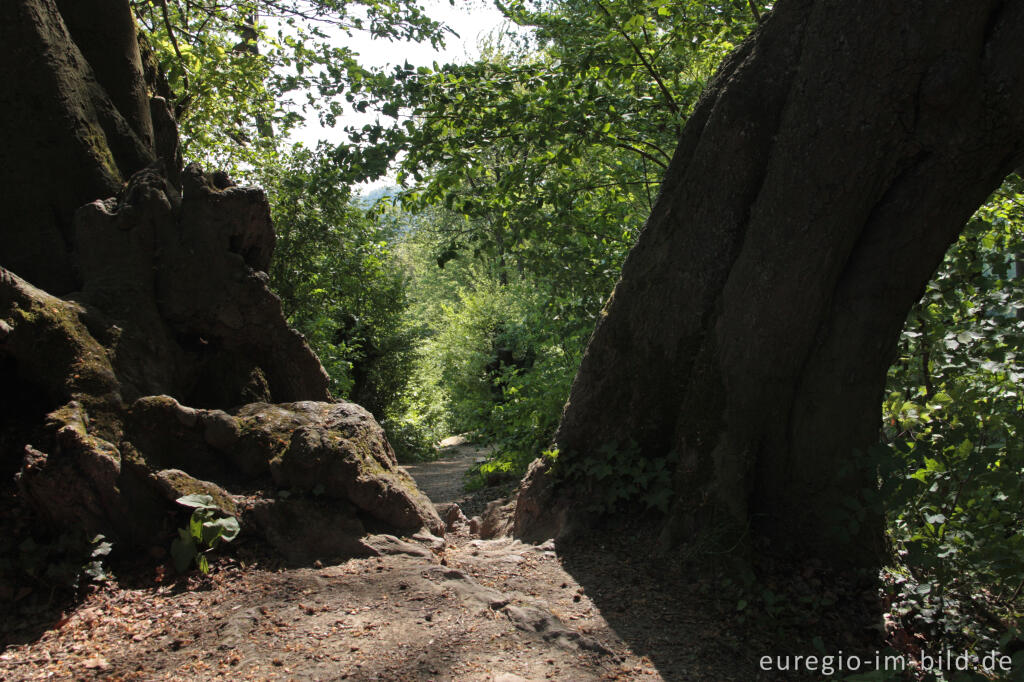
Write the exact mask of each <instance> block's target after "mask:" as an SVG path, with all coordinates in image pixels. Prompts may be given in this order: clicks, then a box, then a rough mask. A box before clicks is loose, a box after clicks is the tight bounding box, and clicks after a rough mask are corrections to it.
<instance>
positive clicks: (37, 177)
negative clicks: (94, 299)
mask: <svg viewBox="0 0 1024 682" xmlns="http://www.w3.org/2000/svg"><path fill="white" fill-rule="evenodd" d="M0 45H2V46H3V50H4V55H3V59H0V80H2V81H3V83H4V87H3V88H2V90H0V111H2V112H3V118H4V129H5V130H7V131H13V133H12V134H9V135H7V136H6V137H5V139H4V144H3V146H2V150H3V151H2V152H0V186H2V187H3V188H4V194H5V202H4V203H5V206H4V215H3V218H2V221H3V222H2V223H0V234H2V237H3V238H2V239H0V263H2V264H3V265H5V266H6V267H8V268H10V269H11V270H13V271H15V272H17V273H18V274H20V275H21V276H23V277H26V278H27V279H29V280H31V281H32V282H34V283H36V284H37V285H39V286H42V287H44V288H45V289H47V290H49V291H51V292H53V293H57V294H63V293H67V292H69V291H73V290H74V289H76V288H77V286H78V285H79V284H80V283H81V282H80V281H79V278H78V276H77V273H76V272H75V268H74V264H73V259H72V257H71V254H70V252H71V251H72V249H73V246H74V238H73V233H72V229H71V222H72V216H73V214H74V211H75V209H77V208H78V207H79V206H81V205H82V204H85V203H87V202H89V201H93V200H94V199H97V198H102V197H108V196H112V195H114V194H116V193H117V192H118V190H120V189H121V186H122V185H123V183H124V182H125V181H126V180H127V179H128V177H129V176H130V175H131V174H132V173H134V172H135V171H137V170H139V169H141V168H143V167H145V166H146V165H148V164H150V163H152V162H153V161H155V160H156V159H157V157H158V153H157V150H156V148H155V145H154V137H155V135H154V121H153V118H154V117H153V115H152V113H151V112H153V113H156V118H157V120H158V124H159V123H166V122H167V121H169V120H170V115H169V114H168V113H166V112H167V109H166V102H164V101H163V100H156V101H154V102H152V103H151V100H150V95H149V92H148V91H147V86H146V83H145V82H144V80H143V77H142V73H143V71H142V68H141V66H142V63H141V57H140V54H139V46H138V41H137V39H136V36H135V24H134V21H133V19H132V15H131V10H130V8H129V5H128V2H127V0H103V1H100V0H61V2H60V3H56V2H53V1H52V0H51V1H49V2H43V1H37V2H23V1H21V0H8V1H5V2H3V3H2V4H0ZM160 107H162V108H163V112H161V111H160V110H159V109H160ZM161 114H163V115H162V116H161ZM165 128H166V126H165ZM162 132H163V133H164V134H165V135H166V131H162ZM172 145H174V146H176V141H175V142H173V143H172ZM174 153H175V152H174V151H173V150H172V151H171V153H170V155H171V157H172V158H168V159H167V161H168V163H169V165H174V164H175V163H176V162H177V160H176V159H174V158H173V155H174ZM168 170H169V171H170V172H172V174H173V171H174V170H175V169H173V168H170V169H168Z"/></svg>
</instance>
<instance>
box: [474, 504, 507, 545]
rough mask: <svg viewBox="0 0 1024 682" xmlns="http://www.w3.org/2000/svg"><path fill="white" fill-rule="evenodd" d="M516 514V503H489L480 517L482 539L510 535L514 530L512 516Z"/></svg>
mask: <svg viewBox="0 0 1024 682" xmlns="http://www.w3.org/2000/svg"><path fill="white" fill-rule="evenodd" d="M514 512H515V502H514V501H513V502H508V501H506V500H504V499H498V500H493V501H491V502H488V503H487V507H486V508H485V509H484V513H483V514H482V515H481V517H480V519H481V520H480V524H479V526H480V528H479V531H478V532H479V534H480V537H481V538H483V539H485V540H489V539H491V538H498V537H503V536H505V535H508V534H509V533H510V531H511V530H512V515H513V513H514Z"/></svg>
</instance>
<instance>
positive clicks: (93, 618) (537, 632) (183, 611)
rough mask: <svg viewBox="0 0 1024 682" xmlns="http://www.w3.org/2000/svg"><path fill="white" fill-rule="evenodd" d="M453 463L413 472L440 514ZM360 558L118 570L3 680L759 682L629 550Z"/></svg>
mask: <svg viewBox="0 0 1024 682" xmlns="http://www.w3.org/2000/svg"><path fill="white" fill-rule="evenodd" d="M450 447H451V450H450V454H446V455H445V456H443V457H442V458H441V459H440V460H438V461H437V462H433V463H429V464H425V465H417V466H415V467H409V469H410V473H412V474H413V475H414V476H416V477H417V480H418V481H419V482H420V485H421V486H422V487H423V488H424V490H425V491H426V492H427V493H428V494H429V495H430V496H431V497H432V499H434V501H435V502H443V501H459V500H461V499H463V493H462V491H461V483H462V473H463V472H464V471H465V470H466V469H467V468H468V467H469V466H471V465H472V464H473V462H474V461H475V459H476V457H478V456H479V455H480V451H479V450H478V449H476V448H473V447H472V446H467V445H466V444H465V443H457V444H451V446H450ZM372 542H373V544H374V546H375V547H376V549H377V551H378V552H379V556H375V557H370V558H365V559H352V560H348V561H344V562H341V563H334V564H330V563H328V564H327V565H321V564H320V562H317V564H316V565H315V566H313V567H300V568H284V567H277V566H276V565H274V564H273V562H272V561H268V560H266V559H259V558H256V557H253V556H249V555H247V554H246V550H245V547H244V546H241V547H238V548H237V549H236V551H237V554H236V555H235V557H234V558H229V557H225V558H221V559H220V560H219V561H217V562H216V563H215V567H214V572H213V574H212V575H211V576H210V577H208V578H202V577H199V576H196V575H193V576H191V577H189V578H187V579H186V578H182V579H179V580H178V581H177V582H173V581H171V580H170V579H169V577H168V576H169V575H170V574H169V572H166V571H164V569H163V568H162V567H158V568H157V569H156V570H155V571H154V570H153V569H152V568H145V569H139V570H137V571H136V572H135V573H134V574H133V573H132V572H130V571H127V570H126V571H125V572H124V575H122V576H121V577H120V581H113V582H110V583H108V584H106V585H105V586H103V587H101V588H99V589H97V590H96V591H95V592H93V593H92V594H90V595H89V596H88V597H86V598H85V599H84V601H83V602H82V603H81V604H79V605H78V606H77V608H76V609H75V610H74V611H73V612H71V613H68V614H66V615H63V614H55V615H52V616H49V617H48V618H49V620H45V618H44V619H43V620H42V621H41V626H38V627H37V628H36V629H35V630H31V631H26V632H25V633H24V634H22V635H21V636H20V637H19V639H18V640H17V641H18V643H16V644H13V645H10V646H8V647H7V648H6V649H5V650H3V653H2V654H0V680H40V679H103V680H158V679H160V680H163V679H169V680H213V679H230V680H381V681H387V682H391V681H394V682H402V681H416V682H427V681H438V682H440V681H441V680H444V681H448V682H463V681H466V682H524V681H527V682H529V681H534V682H538V681H540V680H572V681H574V682H575V681H581V682H586V681H589V680H628V681H639V680H644V681H651V680H723V681H724V680H758V679H765V678H763V677H759V675H758V670H757V665H756V660H757V658H756V656H757V653H758V651H759V649H758V646H757V645H756V643H754V642H751V641H750V640H749V639H748V640H744V639H743V637H742V636H740V635H737V634H735V633H732V632H727V631H725V630H724V629H723V619H722V617H721V613H722V608H721V605H720V604H718V603H716V601H715V599H714V597H713V596H711V595H712V592H713V591H711V590H708V589H707V588H708V586H707V585H705V584H702V583H699V582H695V581H693V580H692V579H691V578H690V576H687V575H685V574H682V573H680V572H678V571H677V567H676V566H674V565H672V564H667V563H665V562H661V563H659V562H657V561H655V560H653V559H652V558H650V552H649V547H650V544H649V542H648V541H647V540H644V539H643V538H642V537H639V536H634V537H628V538H624V536H623V535H621V534H619V535H613V536H609V537H608V538H603V537H599V538H597V539H591V540H589V541H586V542H581V543H579V544H577V545H571V546H566V547H563V546H558V547H557V548H556V546H555V544H554V543H552V542H548V543H545V544H542V545H537V546H534V545H527V544H522V543H520V542H518V541H515V540H511V539H508V538H504V539H497V540H481V539H479V538H478V537H475V536H473V535H471V534H469V532H468V531H467V530H466V529H465V527H461V528H460V529H458V530H457V531H455V532H453V533H450V534H449V535H447V536H446V537H445V538H443V539H442V538H435V537H433V536H430V535H420V536H415V537H413V538H406V539H399V538H394V537H391V536H375V539H374V540H373V541H372ZM731 606H732V605H731V604H729V605H727V607H731ZM716 614H718V615H716Z"/></svg>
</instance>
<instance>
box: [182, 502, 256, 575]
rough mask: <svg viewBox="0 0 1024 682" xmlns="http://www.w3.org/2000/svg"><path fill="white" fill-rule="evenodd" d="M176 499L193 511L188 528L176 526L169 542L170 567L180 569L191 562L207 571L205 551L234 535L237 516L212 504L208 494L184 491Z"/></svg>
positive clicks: (236, 531)
mask: <svg viewBox="0 0 1024 682" xmlns="http://www.w3.org/2000/svg"><path fill="white" fill-rule="evenodd" d="M176 502H177V503H178V504H180V505H182V506H184V507H189V508H191V509H192V510H193V511H192V516H191V518H190V519H189V522H188V528H179V529H178V537H176V538H175V539H174V541H173V542H172V543H171V557H173V559H174V568H175V569H176V570H177V571H178V572H179V573H181V572H183V571H185V570H186V569H187V568H188V567H189V565H190V564H192V563H193V562H194V563H195V565H196V568H198V569H199V572H200V573H202V574H203V575H206V574H207V573H209V572H210V562H209V560H208V559H207V558H206V555H207V554H208V553H209V552H210V551H212V550H213V549H214V548H215V547H216V546H217V545H218V543H220V542H221V541H223V542H231V541H232V540H234V539H235V538H236V537H238V532H239V530H240V526H239V525H238V519H236V518H235V517H234V516H231V515H230V514H228V513H227V512H225V511H224V510H223V509H221V508H220V507H218V506H217V505H216V504H214V502H213V498H212V497H211V496H209V495H185V496H184V497H179V498H178V499H177V500H176Z"/></svg>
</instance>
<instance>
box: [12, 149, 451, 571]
mask: <svg viewBox="0 0 1024 682" xmlns="http://www.w3.org/2000/svg"><path fill="white" fill-rule="evenodd" d="M183 177H184V183H183V191H182V192H178V190H177V189H176V188H175V187H174V186H173V185H172V184H171V183H170V182H169V181H168V180H167V179H166V177H165V175H164V174H163V173H162V171H161V170H160V168H159V167H158V166H154V167H150V168H147V169H144V170H143V171H140V172H139V173H137V174H135V176H133V177H132V179H131V180H130V181H129V182H128V183H127V184H126V185H125V187H124V188H123V189H122V191H121V192H120V194H119V195H118V196H117V197H115V198H111V199H107V200H103V201H95V202H93V203H91V204H87V205H85V206H83V207H82V208H80V209H79V210H78V211H77V212H76V213H75V223H74V228H75V234H76V242H77V243H78V245H79V248H78V250H77V251H76V252H75V259H76V262H77V264H78V271H79V274H80V276H81V279H82V282H83V285H82V288H81V290H80V291H77V292H73V293H71V294H69V295H67V296H65V297H63V298H58V297H55V296H52V295H50V294H48V293H47V292H45V291H42V290H41V289H38V288H36V287H35V286H33V285H32V284H30V283H29V282H27V281H25V280H24V279H22V278H20V277H19V276H17V275H16V274H14V273H12V272H10V271H7V270H4V269H2V268H0V379H2V384H3V386H4V390H3V392H2V393H3V396H2V397H0V412H2V413H3V415H4V416H3V417H0V432H2V434H3V435H2V438H0V447H2V451H0V454H2V458H0V462H2V464H3V471H4V472H5V474H6V475H10V474H12V473H14V472H15V471H16V472H17V474H16V476H17V482H18V490H19V492H20V494H21V495H22V496H23V498H24V499H25V501H26V502H28V503H29V504H30V505H31V507H32V508H34V509H35V510H36V511H37V512H38V513H39V515H40V516H41V517H42V518H43V519H45V520H47V521H49V522H50V523H52V524H53V525H55V526H59V527H63V528H68V527H70V528H77V529H80V530H82V531H84V532H87V533H96V532H102V533H105V534H107V535H109V536H111V537H116V538H118V539H119V540H121V541H123V542H127V543H130V544H136V545H140V546H145V545H147V544H152V543H154V542H157V543H159V542H162V541H161V540H160V538H162V537H165V536H166V535H167V534H168V533H169V532H171V531H173V528H174V527H175V526H176V525H180V523H181V519H180V510H177V511H176V507H175V505H174V500H175V499H177V498H178V497H180V496H182V495H186V494H190V493H204V494H208V495H211V496H212V497H213V498H214V500H215V501H216V502H217V504H218V505H219V506H221V507H222V508H223V509H224V510H225V511H227V512H229V513H232V514H236V515H238V516H239V517H240V518H241V519H242V523H243V528H244V529H245V530H246V531H247V532H248V533H249V535H250V537H256V538H262V539H263V540H265V541H266V542H269V543H270V544H271V545H272V546H274V547H276V548H277V549H279V550H281V551H282V552H283V553H284V554H285V555H286V556H287V557H288V558H289V559H293V560H307V559H308V560H312V559H315V558H321V557H326V556H341V555H353V554H356V555H365V554H367V553H372V550H370V549H368V547H369V545H367V544H365V543H363V542H362V540H361V538H362V537H363V536H365V535H367V534H368V533H399V534H411V533H414V532H416V531H418V530H421V529H424V528H425V529H427V530H429V531H431V532H434V533H440V534H443V533H444V523H443V522H442V521H441V519H440V518H439V517H438V515H437V513H436V512H435V511H434V508H433V506H432V505H431V503H430V501H429V500H428V499H427V498H426V497H425V496H424V495H423V494H422V493H421V492H420V491H419V489H418V488H417V487H416V485H415V483H414V482H413V480H412V478H411V477H409V475H408V474H406V473H405V472H404V471H402V470H400V469H399V468H398V466H397V462H396V460H395V455H394V452H393V451H392V449H391V447H390V445H389V444H388V442H387V440H386V438H385V436H384V432H383V430H382V429H381V427H380V426H379V425H378V424H377V423H376V421H374V419H373V417H372V415H370V413H368V412H367V411H366V410H364V409H362V408H361V407H359V406H358V405H354V404H351V403H335V402H330V400H331V399H330V395H329V393H328V390H327V384H328V378H327V375H326V373H325V372H324V370H323V368H322V367H321V365H320V362H319V360H318V359H317V358H316V356H315V355H314V354H313V353H312V351H311V350H310V348H309V347H308V345H307V344H306V343H305V340H304V339H303V338H302V336H301V335H299V334H298V333H296V332H295V331H294V330H292V329H290V328H289V327H288V325H287V324H286V323H285V320H284V316H283V315H282V313H281V307H280V302H279V300H278V298H277V297H276V296H275V295H274V294H273V293H272V292H271V291H270V290H269V288H268V287H267V275H266V274H265V269H266V268H267V267H268V265H269V262H270V258H271V255H272V253H273V246H274V233H273V229H272V226H271V223H270V219H269V210H268V207H267V202H266V198H265V196H264V195H263V193H262V192H261V191H259V190H255V189H251V188H241V187H236V186H234V185H233V184H232V183H230V181H229V180H227V179H226V176H223V174H220V176H218V177H210V176H207V175H205V174H204V173H203V172H202V171H201V170H200V169H199V168H198V167H197V166H190V167H188V168H186V169H185V171H184V174H183Z"/></svg>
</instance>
